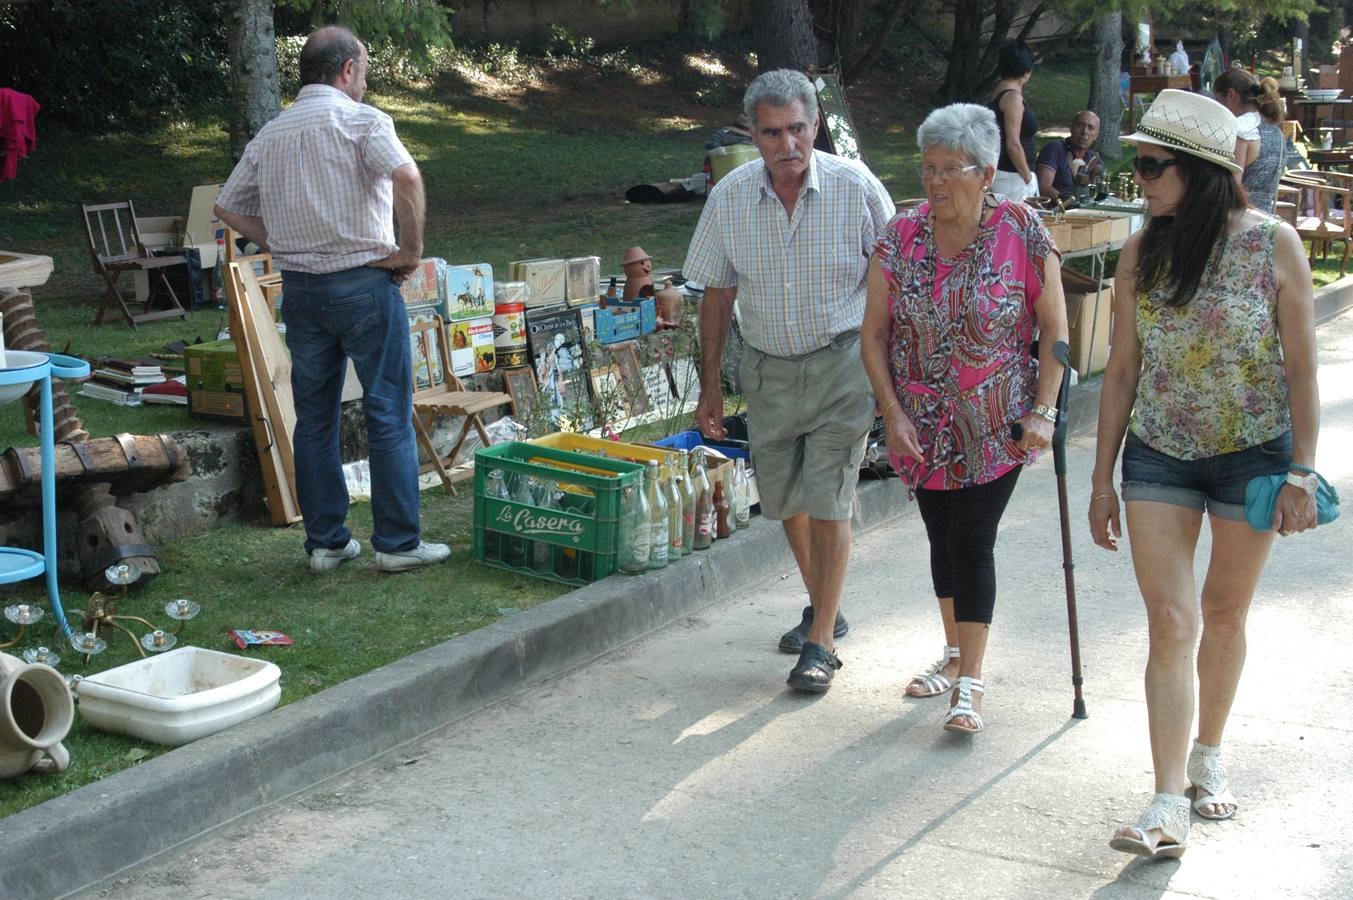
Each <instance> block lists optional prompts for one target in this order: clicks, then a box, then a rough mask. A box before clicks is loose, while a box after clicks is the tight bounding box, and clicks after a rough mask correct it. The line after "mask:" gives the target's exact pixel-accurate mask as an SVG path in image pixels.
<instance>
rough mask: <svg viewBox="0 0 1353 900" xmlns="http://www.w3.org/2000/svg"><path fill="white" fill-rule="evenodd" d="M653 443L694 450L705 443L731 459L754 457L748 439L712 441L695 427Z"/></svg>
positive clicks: (660, 445) (674, 448) (677, 448)
mask: <svg viewBox="0 0 1353 900" xmlns="http://www.w3.org/2000/svg"><path fill="white" fill-rule="evenodd" d="M653 443H654V444H655V445H657V446H659V447H670V448H671V449H673V450H693V449H695V448H696V447H698V446H700V445H701V444H703V445H704V446H706V447H713V448H714V449H715V450H718V451H719V452H720V453H722V454H723V455H724V456H726V457H728V458H729V459H745V460H751V458H752V450H751V446H750V445H749V444H748V443H747V442H746V441H710V440H706V439H705V436H704V435H702V434H701V433H700V432H698V431H696V430H694V429H692V430H690V431H680V432H677V433H676V434H674V435H672V436H671V437H665V438H663V439H662V440H658V441H654V442H653Z"/></svg>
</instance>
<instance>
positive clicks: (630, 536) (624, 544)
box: [617, 472, 652, 575]
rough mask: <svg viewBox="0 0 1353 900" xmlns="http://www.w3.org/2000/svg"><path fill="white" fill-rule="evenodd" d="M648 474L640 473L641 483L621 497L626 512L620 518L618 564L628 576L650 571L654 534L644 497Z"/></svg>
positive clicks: (629, 488)
mask: <svg viewBox="0 0 1353 900" xmlns="http://www.w3.org/2000/svg"><path fill="white" fill-rule="evenodd" d="M647 474H648V473H647V472H640V473H639V482H638V483H637V484H635V485H633V486H632V487H627V488H625V489H624V491H623V493H622V495H621V501H622V503H623V504H624V511H623V512H622V513H621V516H620V547H619V553H620V559H619V560H618V561H617V563H618V565H619V567H620V571H622V572H624V573H625V574H626V575H642V574H643V573H644V572H647V571H648V556H649V549H650V547H649V536H650V534H651V533H652V532H651V529H650V527H649V523H648V500H647V498H646V497H645V496H644V476H645V475H647Z"/></svg>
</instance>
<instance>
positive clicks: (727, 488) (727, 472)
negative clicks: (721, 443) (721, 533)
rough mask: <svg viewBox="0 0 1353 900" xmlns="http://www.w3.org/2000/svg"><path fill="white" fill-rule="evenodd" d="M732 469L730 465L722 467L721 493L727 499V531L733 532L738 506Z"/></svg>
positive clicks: (735, 528) (735, 529)
mask: <svg viewBox="0 0 1353 900" xmlns="http://www.w3.org/2000/svg"><path fill="white" fill-rule="evenodd" d="M733 474H734V469H733V466H732V465H726V466H724V467H723V495H724V499H726V500H727V501H728V533H729V534H733V533H734V532H735V531H737V530H738V522H737V516H736V515H735V514H736V512H737V508H738V493H737V490H738V488H737V484H736V483H735V481H734V479H733Z"/></svg>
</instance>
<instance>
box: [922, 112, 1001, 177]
mask: <svg viewBox="0 0 1353 900" xmlns="http://www.w3.org/2000/svg"><path fill="white" fill-rule="evenodd" d="M916 145H917V146H918V147H920V148H921V152H922V153H925V152H926V151H927V150H930V149H932V148H934V147H940V148H942V149H944V150H950V151H952V152H955V153H962V154H963V155H964V156H966V157H968V159H970V160H972V161H973V162H974V163H976V164H977V165H979V166H982V167H983V168H985V167H987V166H995V165H996V161H997V160H998V159H1000V155H1001V131H1000V129H999V128H997V127H996V114H995V113H993V112H992V111H991V110H990V109H988V108H987V107H985V106H978V105H977V104H976V103H953V104H950V105H949V106H942V107H940V108H939V109H937V110H935V111H934V112H932V113H931V114H930V115H928V116H926V117H925V121H924V122H922V123H921V127H920V128H918V129H916Z"/></svg>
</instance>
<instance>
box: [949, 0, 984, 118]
mask: <svg viewBox="0 0 1353 900" xmlns="http://www.w3.org/2000/svg"><path fill="white" fill-rule="evenodd" d="M985 18H986V10H985V9H984V8H983V5H982V0H956V2H955V3H954V39H953V41H952V42H951V43H950V45H949V48H950V49H949V66H948V68H947V69H946V70H945V73H944V84H943V86H941V88H940V100H941V101H943V102H944V103H946V104H947V103H954V102H957V101H959V100H972V99H974V91H975V90H976V87H977V82H978V80H979V78H980V77H981V76H980V75H979V74H978V73H977V71H976V68H975V66H974V63H975V61H976V56H977V54H976V53H975V52H974V51H975V50H976V48H978V47H980V46H982V21H983V19H985Z"/></svg>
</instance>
